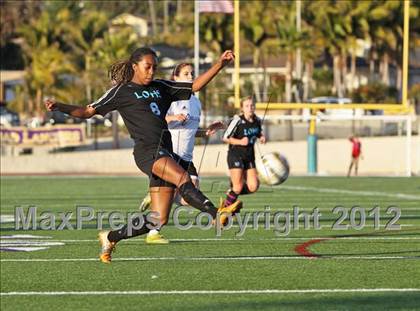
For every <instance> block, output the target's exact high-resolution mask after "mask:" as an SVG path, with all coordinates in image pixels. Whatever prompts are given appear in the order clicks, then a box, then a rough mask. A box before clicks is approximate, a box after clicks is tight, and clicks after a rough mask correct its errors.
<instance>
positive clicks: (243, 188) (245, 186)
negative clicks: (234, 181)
mask: <svg viewBox="0 0 420 311" xmlns="http://www.w3.org/2000/svg"><path fill="white" fill-rule="evenodd" d="M250 193H252V192H251V191H249V188H248V185H247V184H244V185H243V187H242V191H241V193H240V194H241V195H243V194H250Z"/></svg>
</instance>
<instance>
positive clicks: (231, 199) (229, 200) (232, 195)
mask: <svg viewBox="0 0 420 311" xmlns="http://www.w3.org/2000/svg"><path fill="white" fill-rule="evenodd" d="M238 196H239V194H237V193H236V192H235V191H233V190H229V192H228V193H227V195H226V200H225V207H226V206H229V205H232V204H233V203H235V202H236V200H237V199H238Z"/></svg>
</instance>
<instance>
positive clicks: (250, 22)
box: [240, 1, 275, 101]
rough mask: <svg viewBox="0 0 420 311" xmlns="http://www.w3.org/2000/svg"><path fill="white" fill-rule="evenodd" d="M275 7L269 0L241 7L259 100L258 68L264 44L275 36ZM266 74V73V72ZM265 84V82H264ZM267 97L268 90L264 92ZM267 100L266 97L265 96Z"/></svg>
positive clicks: (258, 98) (259, 98)
mask: <svg viewBox="0 0 420 311" xmlns="http://www.w3.org/2000/svg"><path fill="white" fill-rule="evenodd" d="M273 12H274V7H273V5H272V3H271V2H268V1H250V2H245V3H244V5H243V6H242V7H241V15H242V18H241V21H242V22H241V26H240V27H241V30H242V32H243V34H244V37H245V39H246V40H247V41H248V42H249V43H251V45H252V47H253V49H252V54H253V55H252V56H253V57H252V60H253V67H254V69H255V76H254V79H252V81H253V87H254V94H255V95H256V98H257V100H258V101H261V92H260V86H259V80H258V74H257V69H258V67H260V64H261V53H262V52H263V45H264V43H265V42H267V40H268V39H270V38H274V37H275V29H274V27H273V26H274V23H273V22H272V20H273V16H270V15H272V14H273ZM264 76H265V74H264ZM264 85H265V83H264ZM264 97H266V92H264ZM264 101H266V98H264Z"/></svg>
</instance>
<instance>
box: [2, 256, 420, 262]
mask: <svg viewBox="0 0 420 311" xmlns="http://www.w3.org/2000/svg"><path fill="white" fill-rule="evenodd" d="M315 259H316V260H326V259H329V260H331V259H332V260H396V259H411V260H420V256H322V257H305V256H255V257H253V256H241V257H125V258H124V257H123V258H115V259H113V260H112V261H219V260H221V261H226V260H230V261H238V260H249V261H255V260H315ZM81 261H82V262H83V261H97V262H99V259H98V258H32V259H31V258H25V259H1V260H0V262H81Z"/></svg>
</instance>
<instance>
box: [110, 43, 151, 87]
mask: <svg viewBox="0 0 420 311" xmlns="http://www.w3.org/2000/svg"><path fill="white" fill-rule="evenodd" d="M146 55H153V56H154V57H156V58H157V54H156V52H155V51H154V50H153V49H151V48H149V47H141V48H138V49H136V50H135V51H134V52H133V53H131V56H130V58H129V59H127V60H122V61H117V62H115V63H113V64H112V65H111V66H110V67H109V70H108V76H109V78H110V79H111V81H112V82H113V83H115V84H122V83H128V82H130V81H131V79H133V76H134V70H133V66H132V65H133V64H135V63H137V62H139V61H141V59H142V58H143V56H146Z"/></svg>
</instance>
